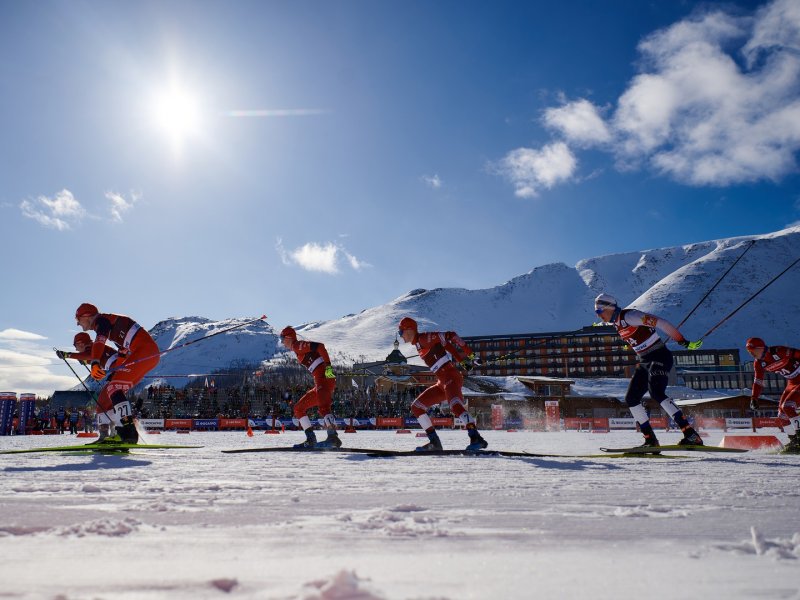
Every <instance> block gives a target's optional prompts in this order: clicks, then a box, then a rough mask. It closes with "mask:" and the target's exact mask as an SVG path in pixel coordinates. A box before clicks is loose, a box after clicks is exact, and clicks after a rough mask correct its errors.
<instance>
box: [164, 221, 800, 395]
mask: <svg viewBox="0 0 800 600" xmlns="http://www.w3.org/2000/svg"><path fill="white" fill-rule="evenodd" d="M753 240H755V243H754V244H753V246H752V247H751V248H750V249H749V251H748V252H747V254H745V255H744V257H743V258H742V259H741V261H740V262H739V263H738V264H737V265H736V266H735V267H734V269H733V270H732V271H731V272H730V273H729V274H728V275H727V276H726V277H725V279H723V281H722V283H720V285H719V286H718V287H717V289H716V290H714V292H713V293H712V294H711V295H710V296H709V297H708V298H707V299H706V300H705V301H704V302H703V304H702V305H701V306H700V308H699V309H698V310H697V311H696V312H695V313H694V314H693V315H692V317H691V318H690V319H689V320H688V321H687V322H686V324H685V325H684V326H683V327H681V330H682V331H683V333H684V334H685V335H686V336H687V337H688V338H690V339H697V338H699V337H700V336H701V335H703V334H704V333H705V332H706V331H708V330H709V329H711V328H712V327H713V326H714V325H716V324H717V323H718V322H719V321H720V320H721V319H723V318H724V317H725V316H726V315H727V314H729V313H730V312H731V311H732V310H734V309H735V308H736V307H738V306H739V305H740V304H741V303H742V302H744V301H745V300H746V299H747V298H748V297H750V295H751V294H753V293H755V292H756V291H758V290H759V289H760V288H761V287H762V286H764V285H765V284H766V283H767V282H768V281H769V280H770V279H772V278H773V277H774V276H775V275H777V274H778V273H780V272H781V271H782V270H784V269H785V268H786V267H788V266H789V265H790V264H791V263H792V262H793V261H795V260H796V259H797V258H798V257H800V226H798V227H791V228H788V229H784V230H782V231H778V232H775V233H771V234H766V235H758V236H744V237H737V238H728V239H722V240H715V241H710V242H702V243H697V244H689V245H686V246H676V247H672V248H661V249H656V250H645V251H641V252H628V253H624V254H611V255H607V256H601V257H597V258H590V259H585V260H581V261H579V262H578V264H577V265H575V266H574V267H570V266H567V265H565V264H562V263H555V264H549V265H544V266H541V267H537V268H535V269H533V270H532V271H530V272H528V273H525V274H524V275H520V276H519V277H515V278H514V279H512V280H510V281H508V282H506V283H504V284H502V285H498V286H496V287H492V288H487V289H481V290H466V289H458V288H437V289H433V290H423V289H417V290H413V291H411V292H409V293H407V294H405V295H403V296H400V297H399V298H396V299H394V300H392V301H391V302H388V303H386V304H384V305H381V306H376V307H373V308H368V309H365V310H363V311H361V312H360V313H358V314H352V315H347V316H345V317H342V318H341V319H335V320H332V321H325V322H315V323H306V324H304V325H299V326H297V327H296V329H297V331H298V333H299V334H300V335H301V336H302V337H304V338H306V339H311V340H314V341H319V342H323V343H325V345H326V346H327V347H328V349H329V351H331V352H332V353H339V354H344V355H346V356H348V357H349V358H352V359H354V360H360V359H367V360H382V359H383V358H385V357H386V355H387V354H388V353H389V352H390V351H391V349H392V343H393V342H394V339H395V334H396V331H397V324H398V322H399V321H400V319H401V318H402V317H404V316H410V317H413V318H414V319H416V320H417V321H418V322H419V324H420V329H421V330H425V329H431V330H454V331H457V332H458V333H459V334H461V335H463V336H469V335H487V334H510V333H536V332H552V331H572V330H575V329H579V328H580V327H583V326H586V325H590V324H591V323H592V322H594V321H596V320H597V318H596V316H595V314H594V305H593V300H594V298H595V296H597V294H599V293H601V292H607V293H610V294H612V295H614V296H616V297H617V299H618V300H619V302H620V304H622V305H624V306H630V307H635V308H639V309H641V310H644V311H648V312H652V313H655V314H657V315H659V316H662V317H664V318H666V319H668V320H669V321H671V322H672V323H673V324H675V325H677V324H678V323H680V321H682V320H683V318H684V317H685V316H686V314H687V313H688V312H689V311H690V310H691V309H692V307H694V305H695V304H696V303H697V302H698V301H699V300H700V298H702V297H703V295H704V294H705V293H706V292H707V291H708V290H709V289H710V288H711V286H713V285H714V283H715V282H716V281H717V280H718V279H719V277H720V276H721V275H722V274H723V273H724V272H725V271H726V270H727V269H728V268H729V267H730V266H731V265H732V264H733V263H734V261H736V259H737V258H738V257H739V256H740V255H741V254H742V253H743V252H744V250H745V249H746V248H747V247H748V245H749V243H750V242H751V241H753ZM799 291H800V265H796V266H795V267H793V268H792V269H790V270H789V271H788V272H787V273H786V274H785V275H783V277H781V278H780V279H779V280H778V281H777V282H775V283H774V284H773V285H771V286H770V287H769V288H767V289H766V290H765V291H764V292H763V293H762V294H760V295H759V296H758V297H757V298H756V299H755V300H753V301H752V302H751V303H749V304H748V305H747V306H746V307H744V308H743V309H742V310H740V311H739V312H738V313H737V314H736V315H735V316H734V317H733V318H731V319H730V320H728V321H727V322H726V323H725V324H724V325H722V326H721V327H720V328H719V329H717V330H716V331H714V332H713V333H712V334H711V335H710V336H709V337H708V338H707V339H706V340H705V344H706V347H714V348H739V349H740V350H743V349H744V342H745V340H746V339H747V338H748V337H751V336H759V337H763V338H764V339H765V340H767V342H768V343H771V344H787V345H794V346H800V293H798V292H799ZM247 320H249V319H229V320H226V321H210V320H208V319H204V318H201V317H186V318H181V319H168V320H166V321H162V322H161V323H158V324H157V325H156V326H155V327H153V329H152V330H151V334H152V335H153V337H154V339H155V340H156V342H157V343H158V345H159V348H161V349H162V350H166V349H168V348H171V347H175V346H177V345H180V344H182V343H185V342H186V341H189V340H193V339H198V338H199V337H202V336H205V335H209V334H210V333H213V332H215V331H219V330H221V329H225V328H227V327H231V326H233V325H236V324H237V323H241V322H244V321H247ZM277 349H278V340H277V337H276V334H275V331H274V330H273V328H272V327H271V326H269V325H268V324H267V323H265V322H257V323H255V324H251V325H248V326H246V327H243V328H241V329H237V330H235V331H232V332H229V333H225V334H222V335H219V336H217V337H215V338H212V339H210V340H208V341H205V342H202V343H200V344H197V345H192V346H189V347H187V348H185V349H179V350H176V351H175V352H174V353H169V354H167V355H165V356H164V357H163V358H162V362H161V364H159V366H158V367H157V368H156V369H155V370H154V371H153V372H152V373H151V375H159V374H170V375H176V374H180V375H183V374H189V373H208V372H210V371H211V370H214V369H224V368H226V367H228V366H230V365H231V364H232V363H234V364H236V363H249V364H255V363H259V362H261V361H264V360H268V359H269V358H271V357H272V356H273V355H274V354H275V353H276V351H277ZM401 351H403V352H404V354H414V353H415V351H414V350H413V349H412V348H411V347H410V346H408V345H403V346H401ZM172 383H174V384H175V385H176V386H177V385H182V383H180V382H172ZM183 383H185V381H184V382H183Z"/></svg>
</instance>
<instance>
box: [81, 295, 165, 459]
mask: <svg viewBox="0 0 800 600" xmlns="http://www.w3.org/2000/svg"><path fill="white" fill-rule="evenodd" d="M75 320H76V321H77V323H78V325H79V326H80V327H81V329H83V330H84V331H89V330H93V331H95V333H96V335H95V338H94V343H93V344H92V351H91V369H92V370H91V375H92V379H94V380H95V381H101V380H102V379H104V378H105V377H106V369H105V368H104V367H103V364H102V362H101V361H102V359H103V354H104V352H105V348H106V341H107V340H108V341H111V342H113V343H114V345H116V346H117V348H118V353H119V355H120V356H121V357H122V359H121V360H120V361H118V362H117V363H116V364H115V366H114V370H113V371H112V372H111V374H110V375H109V376H108V379H107V380H106V382H105V384H104V385H103V388H102V389H101V390H100V395H99V397H98V399H97V404H98V406H99V407H100V410H102V411H106V412H107V413H109V415H110V417H111V419H112V420H113V421H114V425H115V426H116V429H117V434H116V435H115V436H110V437H109V438H107V439H108V440H109V441H122V442H125V443H128V444H135V443H136V442H138V441H139V434H138V433H137V431H136V425H135V423H134V421H133V414H132V411H131V404H130V402H129V401H128V397H127V395H126V394H127V393H128V391H129V390H130V389H131V388H133V387H134V386H135V385H136V384H137V383H139V382H140V381H141V380H142V379H143V378H144V376H145V375H147V373H148V372H149V371H150V370H151V369H153V368H154V367H155V366H156V365H157V364H158V360H159V354H160V351H159V349H158V345H157V344H156V343H155V342H154V341H153V338H152V337H150V334H149V333H148V332H147V330H146V329H144V328H142V327H141V326H139V324H138V323H136V321H134V320H133V319H131V318H130V317H126V316H124V315H115V314H111V313H100V311H99V310H97V307H96V306H94V305H92V304H88V303H84V304H81V305H80V306H79V307H78V310H76V311H75ZM110 409H113V410H110ZM115 438H116V439H115ZM98 441H102V440H98Z"/></svg>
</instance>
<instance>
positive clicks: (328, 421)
mask: <svg viewBox="0 0 800 600" xmlns="http://www.w3.org/2000/svg"><path fill="white" fill-rule="evenodd" d="M335 388H336V380H335V379H326V380H325V381H323V382H321V383H319V384H318V385H317V387H316V388H315V389H316V391H317V403H318V404H317V406H318V407H319V414H321V415H322V420H323V421H324V422H325V429H326V431H327V433H328V437H327V438H326V439H325V440H324V441H322V442H319V443H318V444H317V447H318V448H341V446H342V440H340V439H339V434H337V433H336V421H335V420H334V417H333V411H332V410H331V406H333V391H334V389H335Z"/></svg>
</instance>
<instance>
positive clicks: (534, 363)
mask: <svg viewBox="0 0 800 600" xmlns="http://www.w3.org/2000/svg"><path fill="white" fill-rule="evenodd" d="M464 341H465V342H467V344H468V345H469V346H470V348H472V349H473V351H474V352H475V354H476V355H477V356H478V357H479V358H480V359H481V360H482V361H483V362H485V363H486V366H485V367H482V368H480V369H477V370H476V371H475V372H474V374H477V375H487V376H501V377H502V376H525V377H531V376H546V377H562V378H587V377H590V378H591V377H630V376H631V375H632V374H633V370H634V369H635V368H636V364H637V362H638V361H637V358H636V354H635V353H634V352H633V350H631V348H630V346H628V345H627V344H626V343H625V342H624V341H623V340H622V339H621V338H620V337H619V335H617V331H616V329H615V328H614V327H611V326H607V325H603V326H597V327H583V328H582V329H579V330H575V331H557V332H545V333H520V334H503V335H494V334H493V335H483V336H468V337H464ZM673 355H674V357H675V368H676V372H677V374H678V375H680V374H681V373H682V372H688V371H707V370H712V371H715V372H716V371H722V372H727V371H730V372H736V371H738V370H739V351H738V350H736V349H723V350H715V349H702V350H697V351H691V352H690V351H688V350H673ZM675 382H676V379H675V373H673V377H672V380H671V383H672V384H674V383H675Z"/></svg>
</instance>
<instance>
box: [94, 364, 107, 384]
mask: <svg viewBox="0 0 800 600" xmlns="http://www.w3.org/2000/svg"><path fill="white" fill-rule="evenodd" d="M91 375H92V379H94V380H95V381H100V380H101V379H102V378H103V377H105V376H106V371H105V369H104V368H103V367H101V366H100V363H94V364H93V365H92V372H91Z"/></svg>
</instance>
